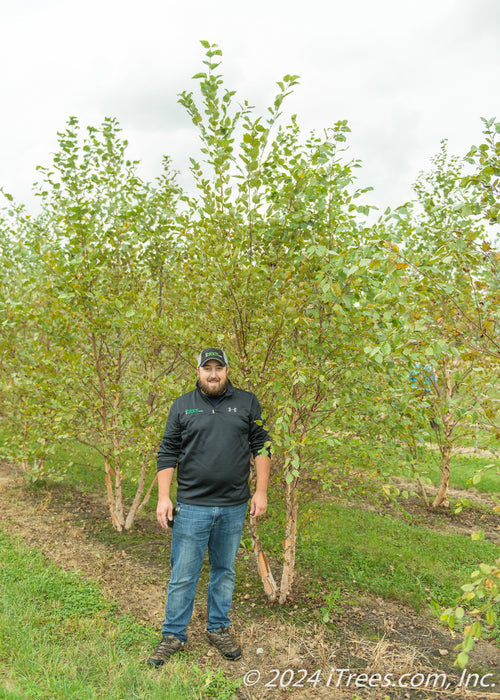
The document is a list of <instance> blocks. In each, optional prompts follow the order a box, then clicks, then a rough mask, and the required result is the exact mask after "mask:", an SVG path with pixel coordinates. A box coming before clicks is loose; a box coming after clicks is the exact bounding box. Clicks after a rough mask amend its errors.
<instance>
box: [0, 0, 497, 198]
mask: <svg viewBox="0 0 500 700" xmlns="http://www.w3.org/2000/svg"><path fill="white" fill-rule="evenodd" d="M0 8H1V15H0V96H1V104H2V108H1V112H0V119H1V129H0V186H2V187H4V189H5V190H6V191H8V192H11V193H12V194H13V195H14V196H15V198H16V199H17V200H18V201H20V202H25V203H26V204H28V206H29V207H34V206H35V205H34V199H33V197H32V194H31V189H32V183H33V182H35V180H36V179H37V174H36V171H35V167H36V165H38V164H40V165H48V164H49V163H50V160H51V153H52V152H53V151H54V149H55V147H56V143H57V141H56V134H57V131H58V130H63V129H64V126H65V124H66V121H67V119H68V117H69V116H70V115H74V116H77V117H78V118H79V120H80V122H81V124H82V125H83V126H86V125H88V124H92V125H99V124H100V123H101V121H102V120H103V118H104V117H105V116H113V117H116V118H117V119H118V121H119V122H120V124H121V126H122V128H123V132H124V136H125V137H126V138H127V139H128V140H129V143H130V149H129V154H130V157H131V158H136V159H139V160H140V161H141V169H140V173H141V175H142V176H143V177H145V178H147V179H153V178H154V177H156V176H157V175H159V174H160V171H161V160H162V156H163V155H170V156H171V157H172V159H173V164H174V167H175V168H176V169H178V170H180V171H181V172H182V173H183V175H182V176H181V178H180V179H181V181H182V182H183V183H184V182H185V183H187V182H188V173H187V171H188V159H189V156H190V155H196V149H197V136H196V133H195V130H194V127H192V125H191V123H190V120H189V118H188V117H187V115H186V114H185V113H184V111H183V109H182V108H181V107H180V105H178V104H177V95H178V93H179V92H180V91H181V90H184V89H188V90H191V89H195V87H196V85H195V83H194V82H193V81H192V80H191V77H192V75H194V74H195V73H197V72H198V71H200V70H201V69H202V63H201V62H202V60H203V57H204V56H203V49H202V47H201V46H200V43H199V42H200V40H201V39H206V40H208V41H210V42H214V43H217V44H219V46H220V48H221V49H222V50H223V53H224V57H223V64H222V66H221V71H222V73H223V75H224V78H225V83H226V86H227V87H228V88H230V89H236V90H237V91H238V95H239V96H240V97H241V99H242V100H243V99H248V100H249V101H250V102H251V103H252V104H255V105H256V107H257V108H258V110H259V111H262V112H264V110H265V108H266V107H267V105H268V104H270V103H271V101H272V98H273V96H274V94H275V92H276V85H275V83H276V81H277V80H279V79H281V77H282V76H283V75H284V74H285V73H295V74H299V75H300V85H299V86H297V88H296V90H295V93H294V95H293V96H292V97H291V98H289V101H288V112H289V113H296V114H297V115H298V121H299V124H300V125H301V126H302V127H303V129H304V131H305V132H308V131H309V130H311V129H316V130H321V129H323V128H325V127H328V126H331V125H333V124H334V123H335V122H336V121H338V120H339V119H347V120H348V121H349V125H350V127H351V129H352V134H351V138H350V155H351V157H353V158H359V159H361V160H362V162H363V168H362V170H361V171H359V177H360V183H361V184H362V185H372V186H373V187H374V188H375V194H374V195H373V196H372V198H371V199H372V201H373V202H374V203H376V204H378V205H379V206H380V207H383V208H385V206H391V207H392V206H397V205H398V204H401V203H403V202H404V201H406V200H407V199H409V198H410V197H411V183H412V182H413V181H414V180H415V178H416V176H417V174H418V173H419V171H421V170H422V169H427V168H428V167H429V164H430V158H431V157H432V156H433V155H434V154H435V153H437V151H438V150H439V147H440V142H441V139H443V138H447V139H448V140H449V147H450V151H452V152H454V153H457V154H464V153H465V152H466V151H467V149H468V148H469V146H470V145H472V144H473V143H479V142H480V140H481V131H482V122H481V117H488V118H489V117H497V118H500V90H499V87H500V0H417V1H411V2H409V1H405V0H343V1H342V2H340V1H339V0H299V1H298V0H253V2H238V0H213V1H212V2H207V0H184V2H182V1H179V0H176V2H172V1H171V0H134V1H133V2H132V1H131V0H0Z"/></svg>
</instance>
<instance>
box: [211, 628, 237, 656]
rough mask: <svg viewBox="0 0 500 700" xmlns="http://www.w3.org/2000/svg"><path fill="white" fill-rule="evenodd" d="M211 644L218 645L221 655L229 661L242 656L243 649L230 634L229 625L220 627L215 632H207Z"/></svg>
mask: <svg viewBox="0 0 500 700" xmlns="http://www.w3.org/2000/svg"><path fill="white" fill-rule="evenodd" d="M207 639H208V641H209V642H210V644H213V646H214V647H217V649H218V650H219V652H220V654H221V656H223V657H224V658H225V659H229V661H236V659H239V658H240V656H241V649H240V647H239V646H238V645H237V644H236V642H235V641H234V639H233V638H232V637H231V635H230V634H229V629H228V628H227V627H219V629H218V630H216V631H215V632H207Z"/></svg>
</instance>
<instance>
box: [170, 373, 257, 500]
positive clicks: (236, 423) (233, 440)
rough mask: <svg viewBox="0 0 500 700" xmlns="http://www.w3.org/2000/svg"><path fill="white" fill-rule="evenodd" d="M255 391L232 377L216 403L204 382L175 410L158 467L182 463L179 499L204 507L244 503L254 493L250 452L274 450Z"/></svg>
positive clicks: (178, 470)
mask: <svg viewBox="0 0 500 700" xmlns="http://www.w3.org/2000/svg"><path fill="white" fill-rule="evenodd" d="M261 420H262V418H261V409H260V405H259V401H258V399H257V397H256V396H255V394H252V393H251V392H249V391H244V390H243V389H236V388H235V387H234V386H233V385H232V384H231V382H228V387H227V391H226V393H225V394H224V395H223V397H222V398H221V399H220V401H218V402H217V404H216V405H215V406H214V405H213V403H212V401H210V399H209V398H207V397H206V396H205V395H204V394H202V392H201V391H200V389H199V387H198V386H196V389H194V390H193V391H189V392H188V393H187V394H184V395H183V396H180V397H179V398H178V399H176V400H175V401H174V403H173V404H172V407H171V409H170V412H169V415H168V419H167V425H166V427H165V433H164V435H163V439H162V441H161V444H160V449H159V451H158V461H157V469H158V471H161V470H162V469H169V468H170V469H172V468H175V467H176V466H177V500H178V501H179V502H180V503H189V504H192V505H200V506H227V505H239V504H240V503H244V502H245V501H247V500H248V499H249V497H250V489H249V487H248V477H249V474H250V455H251V454H253V456H254V457H256V456H257V455H259V454H269V449H268V447H267V446H266V443H267V442H268V441H269V434H268V432H267V430H266V429H265V428H264V426H263V425H258V424H257V423H256V421H261Z"/></svg>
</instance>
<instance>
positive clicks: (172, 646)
mask: <svg viewBox="0 0 500 700" xmlns="http://www.w3.org/2000/svg"><path fill="white" fill-rule="evenodd" d="M183 646H184V644H183V643H182V642H181V640H180V639H177V637H174V635H173V634H169V635H167V636H166V637H162V639H161V642H160V643H159V644H158V646H157V647H156V649H155V650H154V652H153V653H152V654H151V656H150V657H149V659H148V665H149V666H156V667H157V668H158V667H159V666H163V664H164V663H165V661H168V659H169V658H170V657H171V656H172V654H175V652H176V651H180V649H182V647H183Z"/></svg>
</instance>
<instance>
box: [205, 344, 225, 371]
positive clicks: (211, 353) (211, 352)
mask: <svg viewBox="0 0 500 700" xmlns="http://www.w3.org/2000/svg"><path fill="white" fill-rule="evenodd" d="M209 360H216V361H217V362H218V363H219V364H221V365H223V366H225V365H228V364H229V363H228V361H227V357H226V353H225V352H224V350H219V348H206V349H205V350H202V351H201V352H200V356H199V357H198V367H203V365H206V364H207V362H208V361H209Z"/></svg>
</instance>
